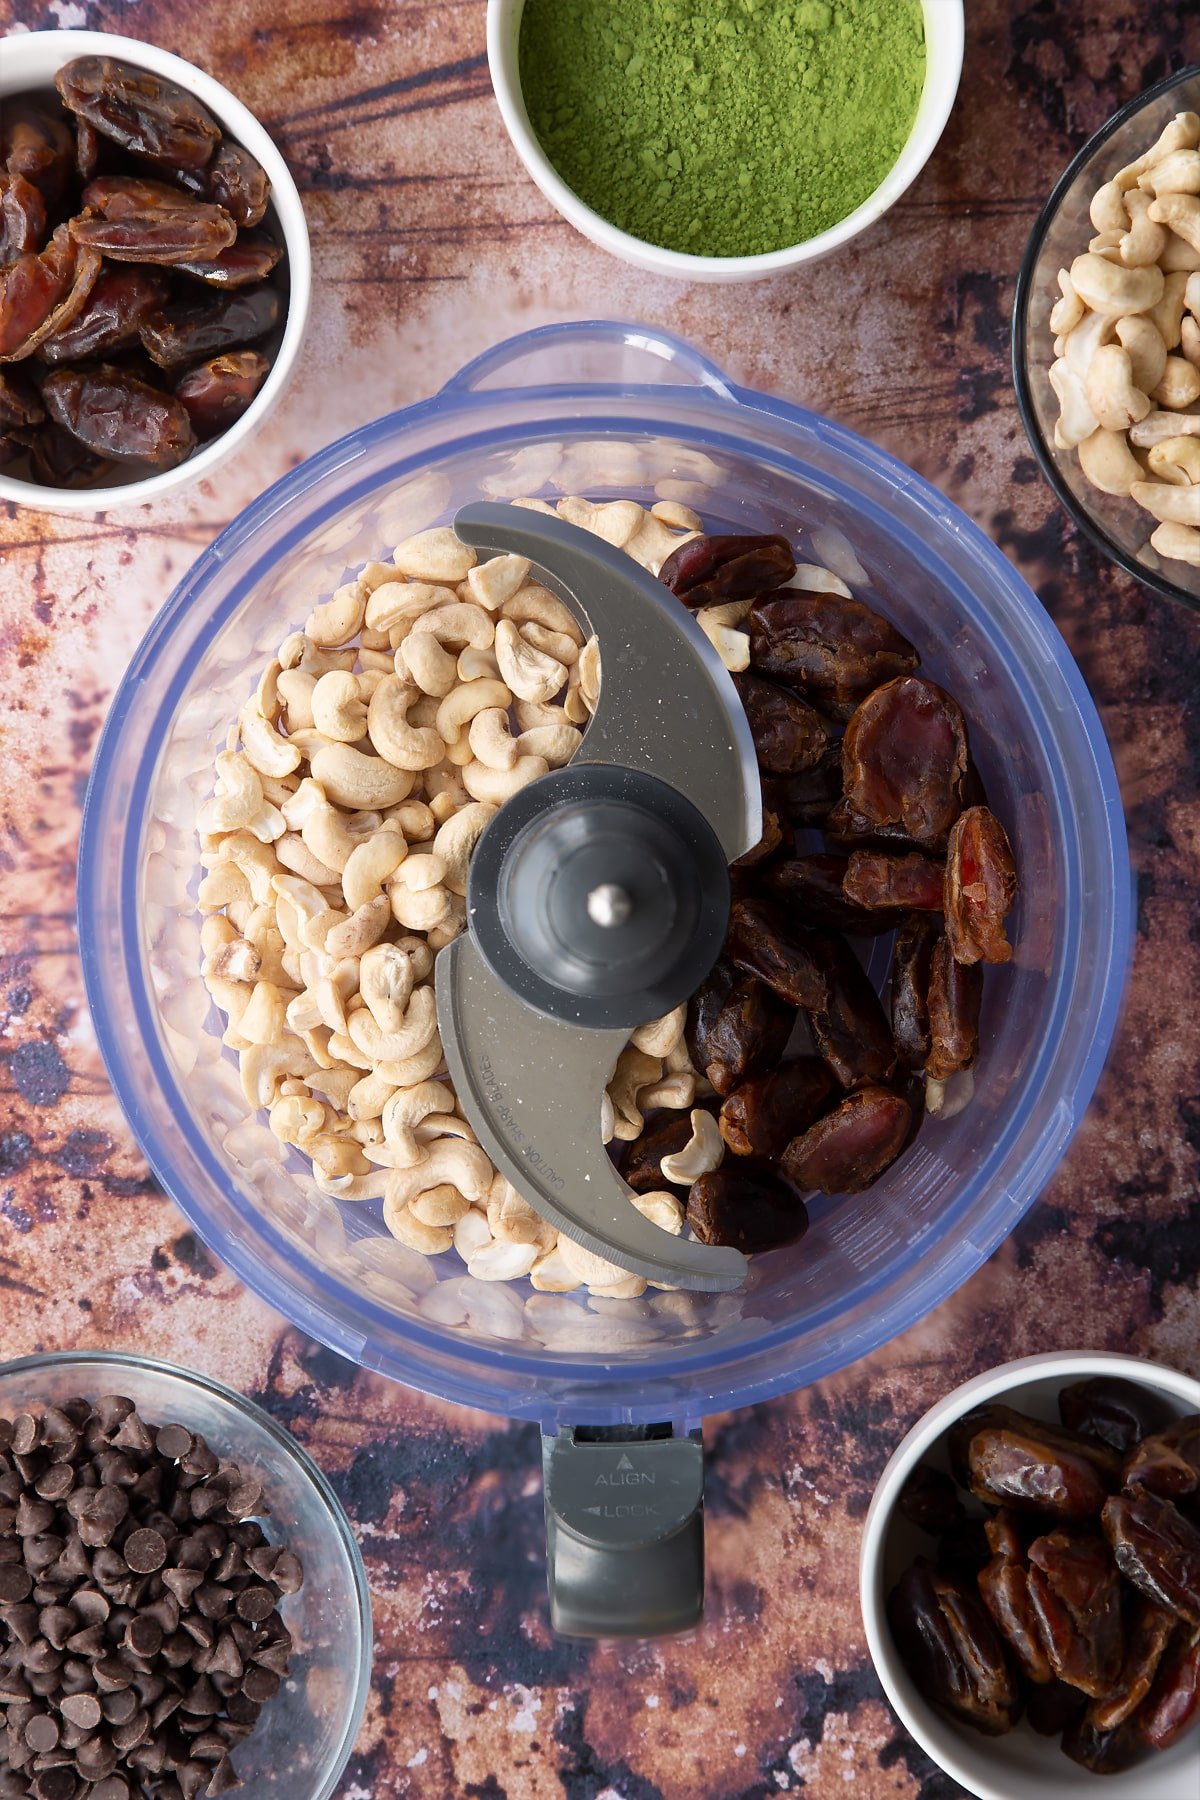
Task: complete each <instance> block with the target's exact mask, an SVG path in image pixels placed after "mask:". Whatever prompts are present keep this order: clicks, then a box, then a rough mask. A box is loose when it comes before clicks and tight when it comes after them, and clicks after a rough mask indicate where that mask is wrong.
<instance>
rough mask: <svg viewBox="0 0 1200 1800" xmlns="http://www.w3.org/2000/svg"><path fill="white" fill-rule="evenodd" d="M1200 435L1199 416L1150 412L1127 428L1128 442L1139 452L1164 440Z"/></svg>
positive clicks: (1194, 414)
mask: <svg viewBox="0 0 1200 1800" xmlns="http://www.w3.org/2000/svg"><path fill="white" fill-rule="evenodd" d="M1189 433H1200V414H1196V413H1173V412H1152V413H1147V414H1146V417H1145V418H1144V419H1139V420H1138V422H1137V424H1136V425H1131V426H1130V427H1129V441H1130V443H1131V444H1134V445H1136V446H1137V448H1138V449H1139V450H1146V449H1149V448H1150V446H1151V445H1152V444H1161V442H1162V440H1163V439H1164V438H1169V437H1179V436H1185V435H1187V434H1189Z"/></svg>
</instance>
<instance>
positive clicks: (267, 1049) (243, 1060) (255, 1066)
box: [239, 1035, 317, 1112]
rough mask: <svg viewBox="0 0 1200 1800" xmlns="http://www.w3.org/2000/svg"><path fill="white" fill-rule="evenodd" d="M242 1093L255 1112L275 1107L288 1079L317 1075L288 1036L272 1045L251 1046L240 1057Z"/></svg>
mask: <svg viewBox="0 0 1200 1800" xmlns="http://www.w3.org/2000/svg"><path fill="white" fill-rule="evenodd" d="M239 1061H240V1067H241V1077H242V1092H243V1094H244V1095H245V1096H246V1104H247V1105H248V1106H251V1107H253V1109H254V1110H255V1112H258V1111H259V1110H260V1109H262V1108H265V1107H269V1106H274V1104H275V1101H276V1100H277V1099H278V1097H279V1084H280V1082H282V1081H283V1080H284V1078H285V1077H286V1076H288V1075H297V1076H299V1077H300V1079H301V1080H302V1081H307V1080H308V1078H309V1076H310V1075H315V1074H316V1073H317V1065H316V1063H315V1062H314V1061H313V1059H312V1057H311V1056H310V1055H309V1053H308V1051H307V1050H306V1049H305V1047H304V1045H303V1044H302V1043H301V1042H300V1040H299V1038H295V1037H292V1036H290V1035H288V1036H286V1037H282V1038H280V1039H279V1040H278V1042H276V1043H273V1044H252V1045H251V1046H250V1048H249V1049H246V1050H243V1051H242V1052H241V1053H240V1057H239Z"/></svg>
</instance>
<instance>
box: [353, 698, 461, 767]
mask: <svg viewBox="0 0 1200 1800" xmlns="http://www.w3.org/2000/svg"><path fill="white" fill-rule="evenodd" d="M416 698H417V690H416V689H415V688H411V687H406V686H405V684H404V682H402V681H401V680H400V678H399V676H398V675H385V676H384V678H383V680H382V681H381V682H380V683H379V686H378V687H377V688H376V689H375V692H374V693H373V694H372V695H371V704H370V706H369V708H368V709H367V730H368V732H369V734H370V738H371V742H372V743H373V744H374V746H375V748H376V750H378V752H379V754H380V756H382V757H384V758H385V759H386V760H387V761H388V762H390V763H392V764H393V765H394V766H395V767H396V768H398V769H409V770H411V771H414V772H415V771H416V770H418V769H431V768H432V767H433V766H434V764H435V763H439V762H441V760H442V758H443V756H444V755H445V754H446V745H445V743H444V741H443V739H442V738H441V736H440V734H439V733H438V732H437V731H436V730H435V729H434V727H433V726H432V725H422V726H414V725H411V724H410V723H409V719H408V714H409V709H410V708H411V706H412V704H413V702H414V701H415V700H416Z"/></svg>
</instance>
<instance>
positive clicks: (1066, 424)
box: [1049, 356, 1099, 450]
mask: <svg viewBox="0 0 1200 1800" xmlns="http://www.w3.org/2000/svg"><path fill="white" fill-rule="evenodd" d="M1049 379H1050V386H1051V387H1052V388H1053V389H1054V392H1055V394H1056V395H1057V396H1058V403H1059V406H1060V408H1061V411H1060V413H1059V417H1058V423H1057V426H1056V428H1055V443H1057V444H1058V445H1059V447H1060V448H1061V449H1064V450H1069V449H1071V448H1072V447H1073V446H1074V445H1076V444H1078V443H1081V442H1082V440H1083V439H1084V438H1085V437H1091V435H1092V433H1093V431H1095V430H1096V429H1097V428H1098V426H1099V420H1098V419H1097V417H1096V415H1095V413H1094V412H1093V411H1092V409H1091V406H1090V405H1089V403H1088V397H1087V391H1086V389H1085V387H1084V383H1083V377H1082V376H1081V375H1077V374H1076V372H1075V370H1074V369H1073V368H1072V367H1071V365H1070V363H1069V362H1068V361H1067V360H1066V358H1065V357H1063V356H1060V357H1059V358H1058V360H1057V362H1054V363H1052V364H1051V365H1050V372H1049Z"/></svg>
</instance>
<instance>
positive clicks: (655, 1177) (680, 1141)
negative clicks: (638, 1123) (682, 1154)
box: [621, 1113, 692, 1194]
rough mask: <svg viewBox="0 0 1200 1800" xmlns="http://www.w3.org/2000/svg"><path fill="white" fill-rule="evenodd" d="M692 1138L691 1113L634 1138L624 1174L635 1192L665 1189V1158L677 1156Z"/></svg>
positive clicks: (627, 1154) (626, 1157) (625, 1163)
mask: <svg viewBox="0 0 1200 1800" xmlns="http://www.w3.org/2000/svg"><path fill="white" fill-rule="evenodd" d="M691 1139H692V1121H691V1118H690V1117H689V1115H688V1114H687V1113H683V1114H682V1115H681V1116H680V1117H678V1118H672V1119H668V1120H667V1121H666V1123H665V1124H662V1125H655V1126H654V1127H653V1129H652V1130H649V1131H643V1132H642V1133H641V1134H640V1136H638V1137H636V1138H634V1139H633V1141H632V1143H631V1144H630V1145H629V1147H628V1149H627V1150H626V1152H625V1157H624V1160H623V1162H622V1164H621V1174H622V1176H623V1177H624V1179H625V1180H626V1181H627V1182H628V1183H629V1186H630V1187H631V1188H632V1189H633V1191H634V1193H635V1194H650V1193H653V1192H654V1191H655V1189H657V1188H665V1187H666V1186H667V1180H666V1177H665V1175H664V1174H663V1172H662V1159H663V1157H664V1156H675V1155H677V1154H678V1153H679V1151H680V1150H682V1149H683V1147H684V1145H685V1144H689V1143H690V1142H691Z"/></svg>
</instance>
